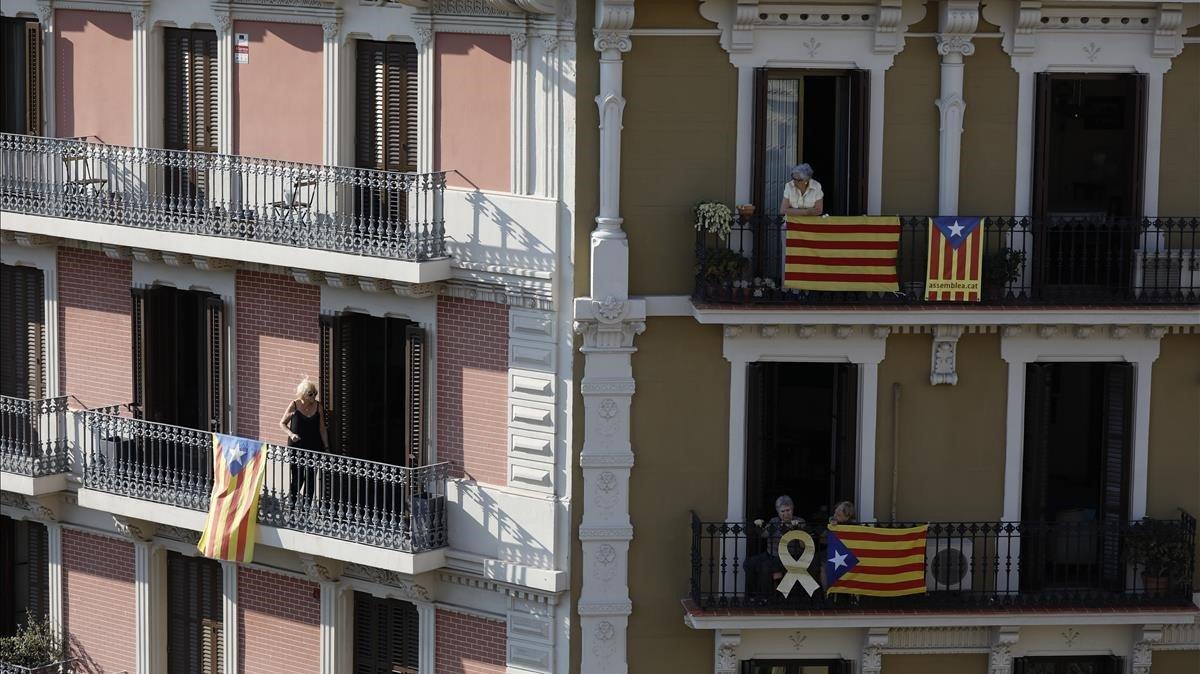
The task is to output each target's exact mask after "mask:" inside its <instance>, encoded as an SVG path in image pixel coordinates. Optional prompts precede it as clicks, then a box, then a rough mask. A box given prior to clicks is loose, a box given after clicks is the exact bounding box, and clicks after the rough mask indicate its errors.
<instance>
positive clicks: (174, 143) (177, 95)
mask: <svg viewBox="0 0 1200 674" xmlns="http://www.w3.org/2000/svg"><path fill="white" fill-rule="evenodd" d="M183 34H184V33H183V31H181V30H179V29H177V28H165V29H163V145H164V146H165V147H166V148H167V149H169V150H186V149H187V134H186V133H185V131H184V129H185V126H186V122H185V119H186V106H184V105H183V104H182V103H183V100H184V96H183V92H184V88H185V85H184V72H183V63H184V53H183V49H184V47H183V45H184V41H183Z"/></svg>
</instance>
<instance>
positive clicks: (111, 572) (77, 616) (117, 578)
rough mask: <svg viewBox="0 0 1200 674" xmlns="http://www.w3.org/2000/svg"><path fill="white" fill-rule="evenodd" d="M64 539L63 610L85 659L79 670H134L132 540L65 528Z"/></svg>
mask: <svg viewBox="0 0 1200 674" xmlns="http://www.w3.org/2000/svg"><path fill="white" fill-rule="evenodd" d="M62 539H63V540H62V546H63V574H62V584H63V614H64V623H65V625H66V629H67V633H68V634H69V635H70V636H71V650H72V655H73V656H75V657H79V658H82V659H83V666H82V667H81V671H85V672H88V673H89V674H101V673H102V672H119V671H122V670H127V671H129V672H131V673H132V672H134V671H135V664H136V653H135V652H134V640H135V639H136V636H137V627H136V623H135V620H134V617H135V613H136V608H137V598H136V596H135V594H134V585H133V564H134V560H133V543H132V542H129V541H123V540H120V539H117V538H111V537H109V536H98V535H96V534H89V533H84V532H82V531H76V530H74V529H63V534H62ZM3 582H7V581H3ZM139 674H142V673H139Z"/></svg>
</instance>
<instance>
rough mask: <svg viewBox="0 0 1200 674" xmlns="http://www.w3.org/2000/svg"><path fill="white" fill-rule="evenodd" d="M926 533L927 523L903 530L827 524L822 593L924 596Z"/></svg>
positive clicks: (927, 529)
mask: <svg viewBox="0 0 1200 674" xmlns="http://www.w3.org/2000/svg"><path fill="white" fill-rule="evenodd" d="M928 531H929V525H928V524H922V525H921V526H919V527H907V528H903V529H885V528H883V527H867V526H862V525H857V524H831V525H829V533H827V534H826V535H825V541H826V543H827V544H828V545H827V548H828V549H827V550H826V552H825V558H826V559H825V578H826V582H827V583H828V585H827V586H826V587H825V593H826V594H835V593H843V594H866V595H871V596H874V597H898V596H900V595H905V594H922V593H924V592H925V540H926V538H927V536H928Z"/></svg>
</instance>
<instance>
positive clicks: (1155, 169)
mask: <svg viewBox="0 0 1200 674" xmlns="http://www.w3.org/2000/svg"><path fill="white" fill-rule="evenodd" d="M1145 77H1146V156H1145V161H1146V169H1145V175H1144V177H1143V180H1142V185H1143V189H1144V192H1143V194H1142V215H1143V216H1145V217H1147V218H1153V217H1157V216H1158V181H1159V170H1160V166H1159V163H1160V157H1161V155H1162V141H1163V137H1162V115H1163V73H1162V72H1148V73H1146V75H1145ZM1168 142H1170V141H1168ZM1160 247H1161V246H1160Z"/></svg>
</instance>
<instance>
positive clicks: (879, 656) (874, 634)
mask: <svg viewBox="0 0 1200 674" xmlns="http://www.w3.org/2000/svg"><path fill="white" fill-rule="evenodd" d="M887 643H888V628H886V627H872V628H871V629H869V630H867V636H866V638H865V639H863V651H862V668H861V670H860V671H861V672H862V674H880V672H881V671H882V670H883V650H884V648H885V647H886V646H887Z"/></svg>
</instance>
